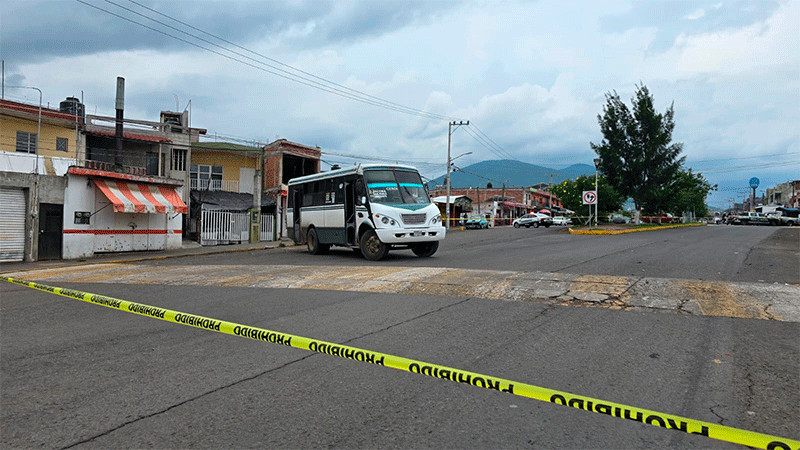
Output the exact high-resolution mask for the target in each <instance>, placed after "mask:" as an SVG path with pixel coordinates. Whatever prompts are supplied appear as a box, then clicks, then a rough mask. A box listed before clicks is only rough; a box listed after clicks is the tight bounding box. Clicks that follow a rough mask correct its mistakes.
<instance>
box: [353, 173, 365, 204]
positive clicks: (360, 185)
mask: <svg viewBox="0 0 800 450" xmlns="http://www.w3.org/2000/svg"><path fill="white" fill-rule="evenodd" d="M366 195H367V192H366V190H365V189H364V179H363V178H359V179H357V180H356V186H355V197H356V205H359V206H363V204H364V203H363V202H362V201H361V198H362V197H364V196H366Z"/></svg>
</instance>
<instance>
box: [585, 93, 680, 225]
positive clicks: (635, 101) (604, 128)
mask: <svg viewBox="0 0 800 450" xmlns="http://www.w3.org/2000/svg"><path fill="white" fill-rule="evenodd" d="M631 103H632V108H631V109H628V106H627V105H625V103H624V102H623V101H622V100H621V99H620V98H619V95H618V94H617V93H616V91H614V92H609V93H606V104H605V106H604V107H603V114H602V115H598V116H597V120H598V122H599V123H600V131H601V132H602V133H603V140H602V141H601V142H600V144H595V143H591V142H590V145H591V147H592V149H593V150H594V151H595V152H596V153H597V155H598V156H599V157H600V165H599V170H600V172H601V173H602V174H603V175H605V176H606V177H607V178H608V182H609V183H610V184H611V185H612V186H613V187H614V188H615V189H616V190H617V191H618V192H619V193H620V194H622V195H623V196H625V197H626V198H627V197H630V198H632V199H633V202H634V204H635V205H636V209H642V210H644V211H645V212H659V211H663V210H664V209H665V208H666V207H667V206H669V202H670V201H671V200H670V199H671V197H672V196H673V195H674V193H673V192H671V186H672V185H673V184H674V183H675V182H676V180H677V177H678V173H679V171H680V168H681V165H682V164H683V161H684V159H685V158H683V157H680V154H681V151H682V150H683V144H681V143H674V142H672V130H673V129H674V128H675V122H674V120H673V118H674V111H673V105H670V107H669V108H667V110H666V112H665V113H664V114H660V113H657V112H656V111H655V108H654V106H653V96H652V95H650V92H649V91H648V90H647V86H645V85H641V86H637V87H636V94H635V96H634V98H632V99H631Z"/></svg>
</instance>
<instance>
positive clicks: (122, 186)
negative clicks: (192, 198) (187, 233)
mask: <svg viewBox="0 0 800 450" xmlns="http://www.w3.org/2000/svg"><path fill="white" fill-rule="evenodd" d="M67 176H68V183H67V189H66V193H65V202H64V244H63V249H64V252H63V254H64V258H66V259H71V258H85V257H90V256H92V255H93V254H95V253H106V252H130V251H145V250H165V249H173V248H180V247H181V235H182V233H183V230H182V224H183V214H186V213H188V208H187V206H186V204H185V203H184V202H183V200H182V196H181V189H182V182H181V181H178V180H170V179H166V178H155V177H144V176H137V175H130V174H122V173H115V172H108V171H101V170H93V169H85V168H80V167H70V169H69V170H68V175H67Z"/></svg>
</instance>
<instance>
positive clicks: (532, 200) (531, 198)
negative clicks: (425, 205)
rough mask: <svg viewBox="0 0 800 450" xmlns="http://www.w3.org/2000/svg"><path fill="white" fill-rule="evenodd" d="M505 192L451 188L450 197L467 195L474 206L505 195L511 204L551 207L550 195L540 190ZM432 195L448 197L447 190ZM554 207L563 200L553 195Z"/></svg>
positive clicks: (496, 189)
mask: <svg viewBox="0 0 800 450" xmlns="http://www.w3.org/2000/svg"><path fill="white" fill-rule="evenodd" d="M503 192H504V190H503V189H502V188H491V189H487V188H472V189H465V188H451V189H450V196H451V197H453V196H460V195H466V196H467V197H469V198H470V199H471V200H472V203H474V204H477V203H485V202H486V201H487V199H488V198H491V197H494V196H501V195H505V197H508V198H509V199H511V200H509V201H511V202H514V203H526V204H528V205H530V206H547V205H549V201H550V194H549V193H547V192H545V191H540V190H534V191H533V192H531V191H530V189H529V188H506V189H505V194H504V193H503ZM526 194H527V199H528V201H527V202H526V201H525V198H526ZM430 195H431V197H438V196H440V195H447V189H441V188H440V189H433V190H431V191H430ZM553 205H554V206H559V207H560V206H561V200H560V199H559V198H558V197H557V196H555V195H553Z"/></svg>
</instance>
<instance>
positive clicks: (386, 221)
mask: <svg viewBox="0 0 800 450" xmlns="http://www.w3.org/2000/svg"><path fill="white" fill-rule="evenodd" d="M381 222H383V224H384V225H391V226H394V225H396V224H397V222H395V220H394V219H392V218H389V217H386V216H383V217H381Z"/></svg>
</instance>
